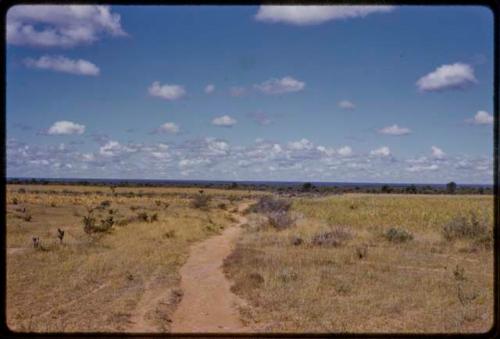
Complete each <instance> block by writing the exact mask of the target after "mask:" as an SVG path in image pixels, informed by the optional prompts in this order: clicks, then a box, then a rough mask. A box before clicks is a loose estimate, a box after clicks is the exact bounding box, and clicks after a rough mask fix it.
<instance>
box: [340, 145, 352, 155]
mask: <svg viewBox="0 0 500 339" xmlns="http://www.w3.org/2000/svg"><path fill="white" fill-rule="evenodd" d="M337 153H338V154H340V155H341V156H344V157H346V156H349V155H351V154H352V149H351V148H350V147H349V146H344V147H341V148H339V149H338V150H337Z"/></svg>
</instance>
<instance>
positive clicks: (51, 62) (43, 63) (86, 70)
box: [24, 55, 100, 76]
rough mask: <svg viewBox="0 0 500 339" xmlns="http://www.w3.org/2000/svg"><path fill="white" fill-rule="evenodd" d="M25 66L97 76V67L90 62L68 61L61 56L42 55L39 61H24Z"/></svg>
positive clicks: (30, 59) (98, 71) (81, 60)
mask: <svg viewBox="0 0 500 339" xmlns="http://www.w3.org/2000/svg"><path fill="white" fill-rule="evenodd" d="M24 63H25V64H26V66H28V67H31V68H38V69H48V70H52V71H56V72H63V73H71V74H77V75H93V76H96V75H99V73H100V70H99V67H97V66H96V65H94V64H93V63H91V62H90V61H87V60H83V59H78V60H72V59H68V58H66V57H64V56H62V55H58V56H49V55H44V56H42V57H40V58H39V59H32V58H27V59H25V60H24Z"/></svg>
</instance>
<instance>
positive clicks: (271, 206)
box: [248, 195, 292, 214]
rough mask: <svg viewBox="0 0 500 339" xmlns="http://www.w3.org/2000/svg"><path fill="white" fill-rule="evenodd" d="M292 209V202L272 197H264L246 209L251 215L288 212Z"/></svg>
mask: <svg viewBox="0 0 500 339" xmlns="http://www.w3.org/2000/svg"><path fill="white" fill-rule="evenodd" d="M291 207H292V202H291V201H289V200H285V199H276V198H274V197H273V196H270V195H265V196H262V197H260V199H259V200H258V201H257V202H256V203H255V204H253V205H252V206H250V207H249V208H248V211H249V212H253V213H264V214H266V213H275V212H288V211H289V210H290V208H291Z"/></svg>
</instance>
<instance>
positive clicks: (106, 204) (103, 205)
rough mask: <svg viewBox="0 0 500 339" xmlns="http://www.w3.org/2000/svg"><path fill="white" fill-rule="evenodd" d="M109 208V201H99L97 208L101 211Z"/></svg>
mask: <svg viewBox="0 0 500 339" xmlns="http://www.w3.org/2000/svg"><path fill="white" fill-rule="evenodd" d="M109 206H111V201H109V200H103V201H101V204H100V205H99V207H100V208H102V209H104V208H108V207H109Z"/></svg>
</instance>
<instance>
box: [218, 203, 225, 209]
mask: <svg viewBox="0 0 500 339" xmlns="http://www.w3.org/2000/svg"><path fill="white" fill-rule="evenodd" d="M217 207H218V208H220V209H221V210H226V209H227V205H226V204H225V203H223V202H221V203H220V204H218V205H217Z"/></svg>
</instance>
